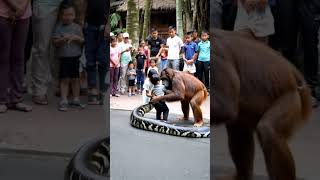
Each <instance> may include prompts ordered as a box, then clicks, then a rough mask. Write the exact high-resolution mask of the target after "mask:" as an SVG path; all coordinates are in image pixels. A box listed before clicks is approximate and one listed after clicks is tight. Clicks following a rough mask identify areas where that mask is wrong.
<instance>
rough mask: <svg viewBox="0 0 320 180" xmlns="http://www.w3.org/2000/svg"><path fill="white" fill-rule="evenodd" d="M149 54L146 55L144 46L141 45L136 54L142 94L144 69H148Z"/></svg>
mask: <svg viewBox="0 0 320 180" xmlns="http://www.w3.org/2000/svg"><path fill="white" fill-rule="evenodd" d="M146 61H147V56H146V55H145V51H144V47H143V45H141V46H140V47H139V49H138V54H137V55H136V70H137V87H138V93H139V94H142V87H143V83H144V71H145V69H146V64H147V63H146Z"/></svg>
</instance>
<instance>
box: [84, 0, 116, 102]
mask: <svg viewBox="0 0 320 180" xmlns="http://www.w3.org/2000/svg"><path fill="white" fill-rule="evenodd" d="M83 4H84V8H83V9H84V10H83V12H82V13H84V15H82V16H81V15H80V17H82V20H80V21H82V22H84V23H83V24H84V38H85V56H86V59H87V63H86V68H87V69H86V70H87V75H88V104H89V105H98V104H102V103H103V100H104V99H103V97H104V95H105V93H106V91H107V83H106V78H107V74H108V70H109V61H108V58H107V57H108V55H107V53H108V52H109V48H107V37H108V36H109V30H108V28H107V27H108V15H109V6H110V3H109V1H107V0H85V1H84V3H83ZM97 66H98V68H97ZM97 74H98V78H99V80H97ZM98 88H99V90H98Z"/></svg>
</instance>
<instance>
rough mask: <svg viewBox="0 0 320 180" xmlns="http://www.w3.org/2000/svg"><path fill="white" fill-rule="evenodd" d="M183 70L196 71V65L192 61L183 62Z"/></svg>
mask: <svg viewBox="0 0 320 180" xmlns="http://www.w3.org/2000/svg"><path fill="white" fill-rule="evenodd" d="M183 71H184V72H189V73H192V74H193V73H195V72H196V65H195V64H194V63H193V64H187V63H186V62H184V66H183Z"/></svg>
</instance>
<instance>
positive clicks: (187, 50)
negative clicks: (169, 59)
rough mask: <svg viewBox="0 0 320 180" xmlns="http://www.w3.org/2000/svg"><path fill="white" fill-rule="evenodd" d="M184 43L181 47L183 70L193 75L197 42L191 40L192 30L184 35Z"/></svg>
mask: <svg viewBox="0 0 320 180" xmlns="http://www.w3.org/2000/svg"><path fill="white" fill-rule="evenodd" d="M185 40H186V43H185V44H184V46H183V47H182V50H183V55H182V57H183V62H184V66H183V71H184V72H188V73H189V74H191V75H193V74H194V73H195V72H196V66H195V59H196V56H195V54H196V50H197V44H196V43H195V42H193V41H192V32H188V33H187V34H186V35H185Z"/></svg>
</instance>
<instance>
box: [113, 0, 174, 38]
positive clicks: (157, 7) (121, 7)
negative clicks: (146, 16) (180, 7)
mask: <svg viewBox="0 0 320 180" xmlns="http://www.w3.org/2000/svg"><path fill="white" fill-rule="evenodd" d="M137 2H138V3H139V8H140V21H141V22H140V24H141V28H142V24H143V12H144V0H137ZM175 8H176V1H175V0H152V6H151V17H150V27H149V30H151V28H156V29H158V31H159V36H160V37H161V38H167V37H168V27H169V26H171V25H175V24H176V10H175ZM113 12H117V13H118V14H120V15H121V17H122V22H121V24H125V22H126V16H127V0H115V1H113V2H111V13H113Z"/></svg>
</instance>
